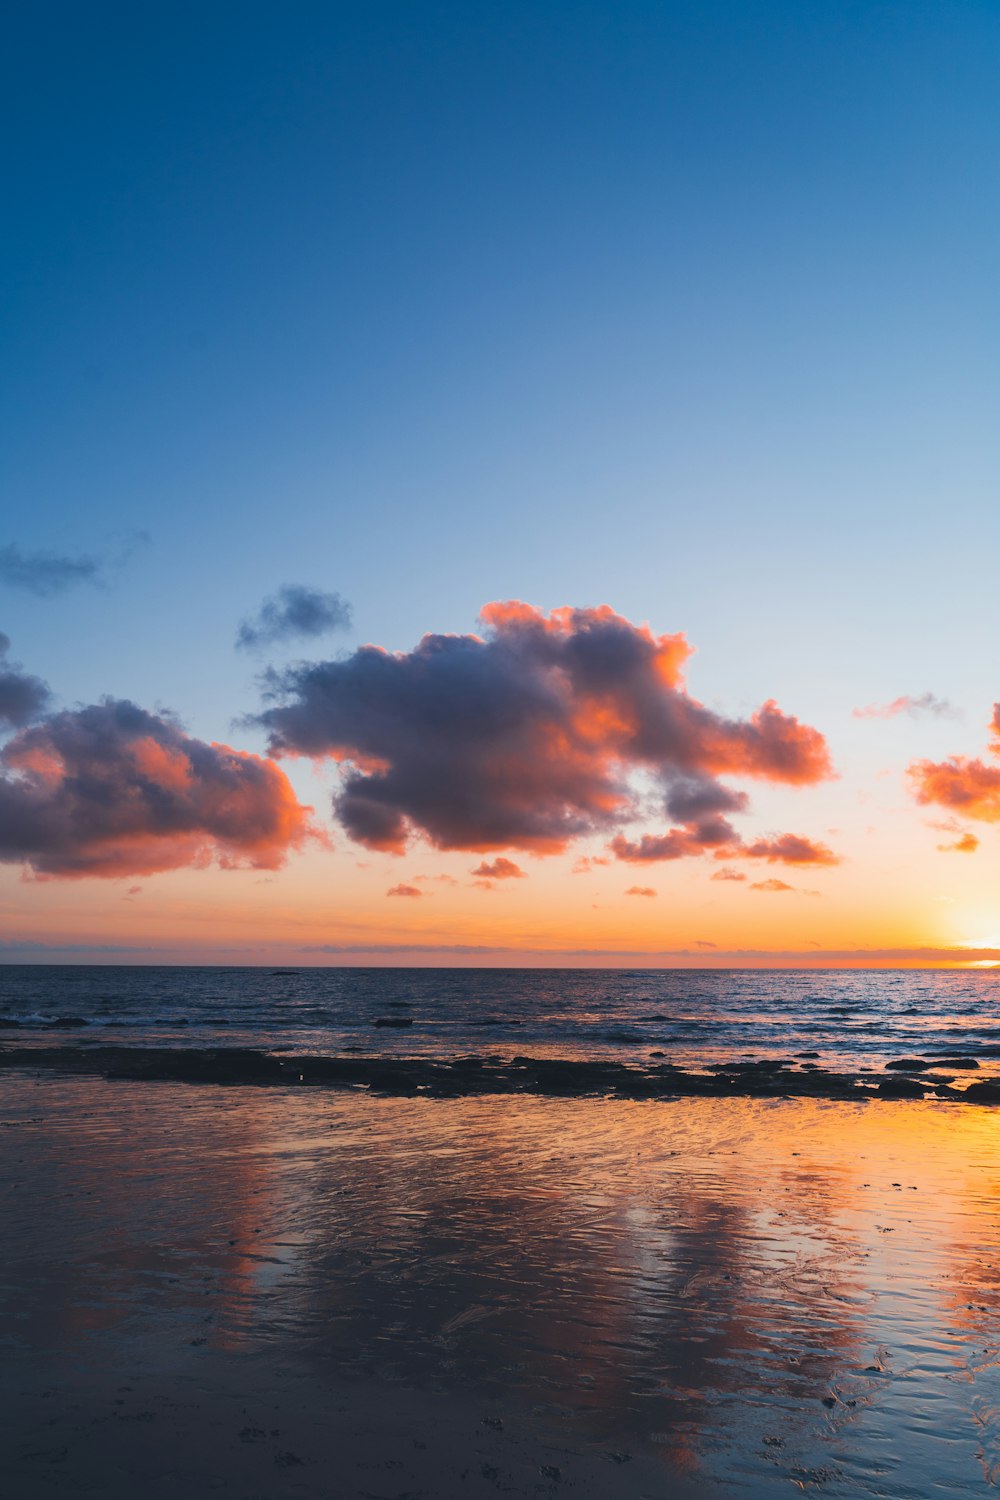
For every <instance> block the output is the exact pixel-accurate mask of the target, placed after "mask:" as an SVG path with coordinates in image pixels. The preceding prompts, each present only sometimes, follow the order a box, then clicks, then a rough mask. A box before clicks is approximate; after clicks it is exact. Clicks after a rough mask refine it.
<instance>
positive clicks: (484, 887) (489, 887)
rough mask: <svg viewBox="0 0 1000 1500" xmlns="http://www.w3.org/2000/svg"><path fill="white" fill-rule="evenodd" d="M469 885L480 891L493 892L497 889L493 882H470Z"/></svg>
mask: <svg viewBox="0 0 1000 1500" xmlns="http://www.w3.org/2000/svg"><path fill="white" fill-rule="evenodd" d="M469 884H470V885H472V886H476V887H477V889H479V890H481V891H495V890H496V888H497V887H496V881H494V880H470V881H469Z"/></svg>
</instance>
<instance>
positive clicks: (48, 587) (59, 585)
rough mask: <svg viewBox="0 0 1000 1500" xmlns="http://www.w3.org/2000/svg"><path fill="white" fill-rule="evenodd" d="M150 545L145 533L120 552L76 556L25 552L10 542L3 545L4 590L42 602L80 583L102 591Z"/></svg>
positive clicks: (0, 575) (0, 557)
mask: <svg viewBox="0 0 1000 1500" xmlns="http://www.w3.org/2000/svg"><path fill="white" fill-rule="evenodd" d="M148 542H149V537H148V536H147V535H146V533H145V532H136V533H135V535H134V536H133V537H131V538H130V540H129V541H128V542H127V543H126V544H125V545H124V546H123V547H122V548H121V549H120V550H119V551H118V552H115V553H100V554H92V553H78V554H77V555H75V556H71V555H69V554H68V553H62V552H46V551H40V552H24V551H22V550H21V548H20V547H19V546H18V545H17V543H16V542H7V543H5V544H4V545H2V546H0V587H6V588H9V589H18V590H20V591H21V592H22V593H25V594H34V595H35V596H36V597H37V598H39V599H49V598H51V597H52V596H53V595H55V594H64V593H65V592H66V591H67V589H71V588H75V587H76V586H77V585H79V584H92V585H94V586H96V587H98V588H101V587H104V586H106V585H107V584H108V583H110V582H111V580H112V578H113V576H114V574H115V573H116V572H117V571H118V570H119V569H121V568H122V567H124V566H125V564H126V563H127V562H128V561H129V560H130V559H131V558H132V557H133V556H134V554H135V553H136V552H137V551H138V549H139V548H140V547H144V546H146V545H147V544H148Z"/></svg>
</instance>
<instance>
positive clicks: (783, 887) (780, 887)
mask: <svg viewBox="0 0 1000 1500" xmlns="http://www.w3.org/2000/svg"><path fill="white" fill-rule="evenodd" d="M750 889H751V890H752V891H794V889H795V887H794V885H789V884H788V882H787V881H785V880H755V881H753V882H752V883H751V885H750Z"/></svg>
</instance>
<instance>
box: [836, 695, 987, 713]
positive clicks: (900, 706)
mask: <svg viewBox="0 0 1000 1500" xmlns="http://www.w3.org/2000/svg"><path fill="white" fill-rule="evenodd" d="M851 714H852V717H853V718H855V719H895V718H896V717H897V716H898V715H899V714H908V715H909V717H910V718H911V719H917V718H919V717H920V715H921V714H931V715H932V716H933V717H934V718H935V719H958V718H961V715H960V713H959V711H958V709H957V708H953V707H952V705H951V704H950V703H949V702H948V700H947V699H946V698H936V697H935V696H934V694H933V693H921V694H920V696H919V698H914V697H911V695H910V694H909V693H904V694H903V696H902V697H901V698H894V699H893V700H892V702H891V703H869V704H868V706H867V707H866V708H855V709H852V710H851Z"/></svg>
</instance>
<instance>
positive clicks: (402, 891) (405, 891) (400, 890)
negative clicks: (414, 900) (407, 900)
mask: <svg viewBox="0 0 1000 1500" xmlns="http://www.w3.org/2000/svg"><path fill="white" fill-rule="evenodd" d="M423 894H424V893H423V891H422V890H420V889H419V888H418V887H417V886H415V885H393V886H390V887H389V889H388V890H387V891H386V895H387V896H422V895H423Z"/></svg>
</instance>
